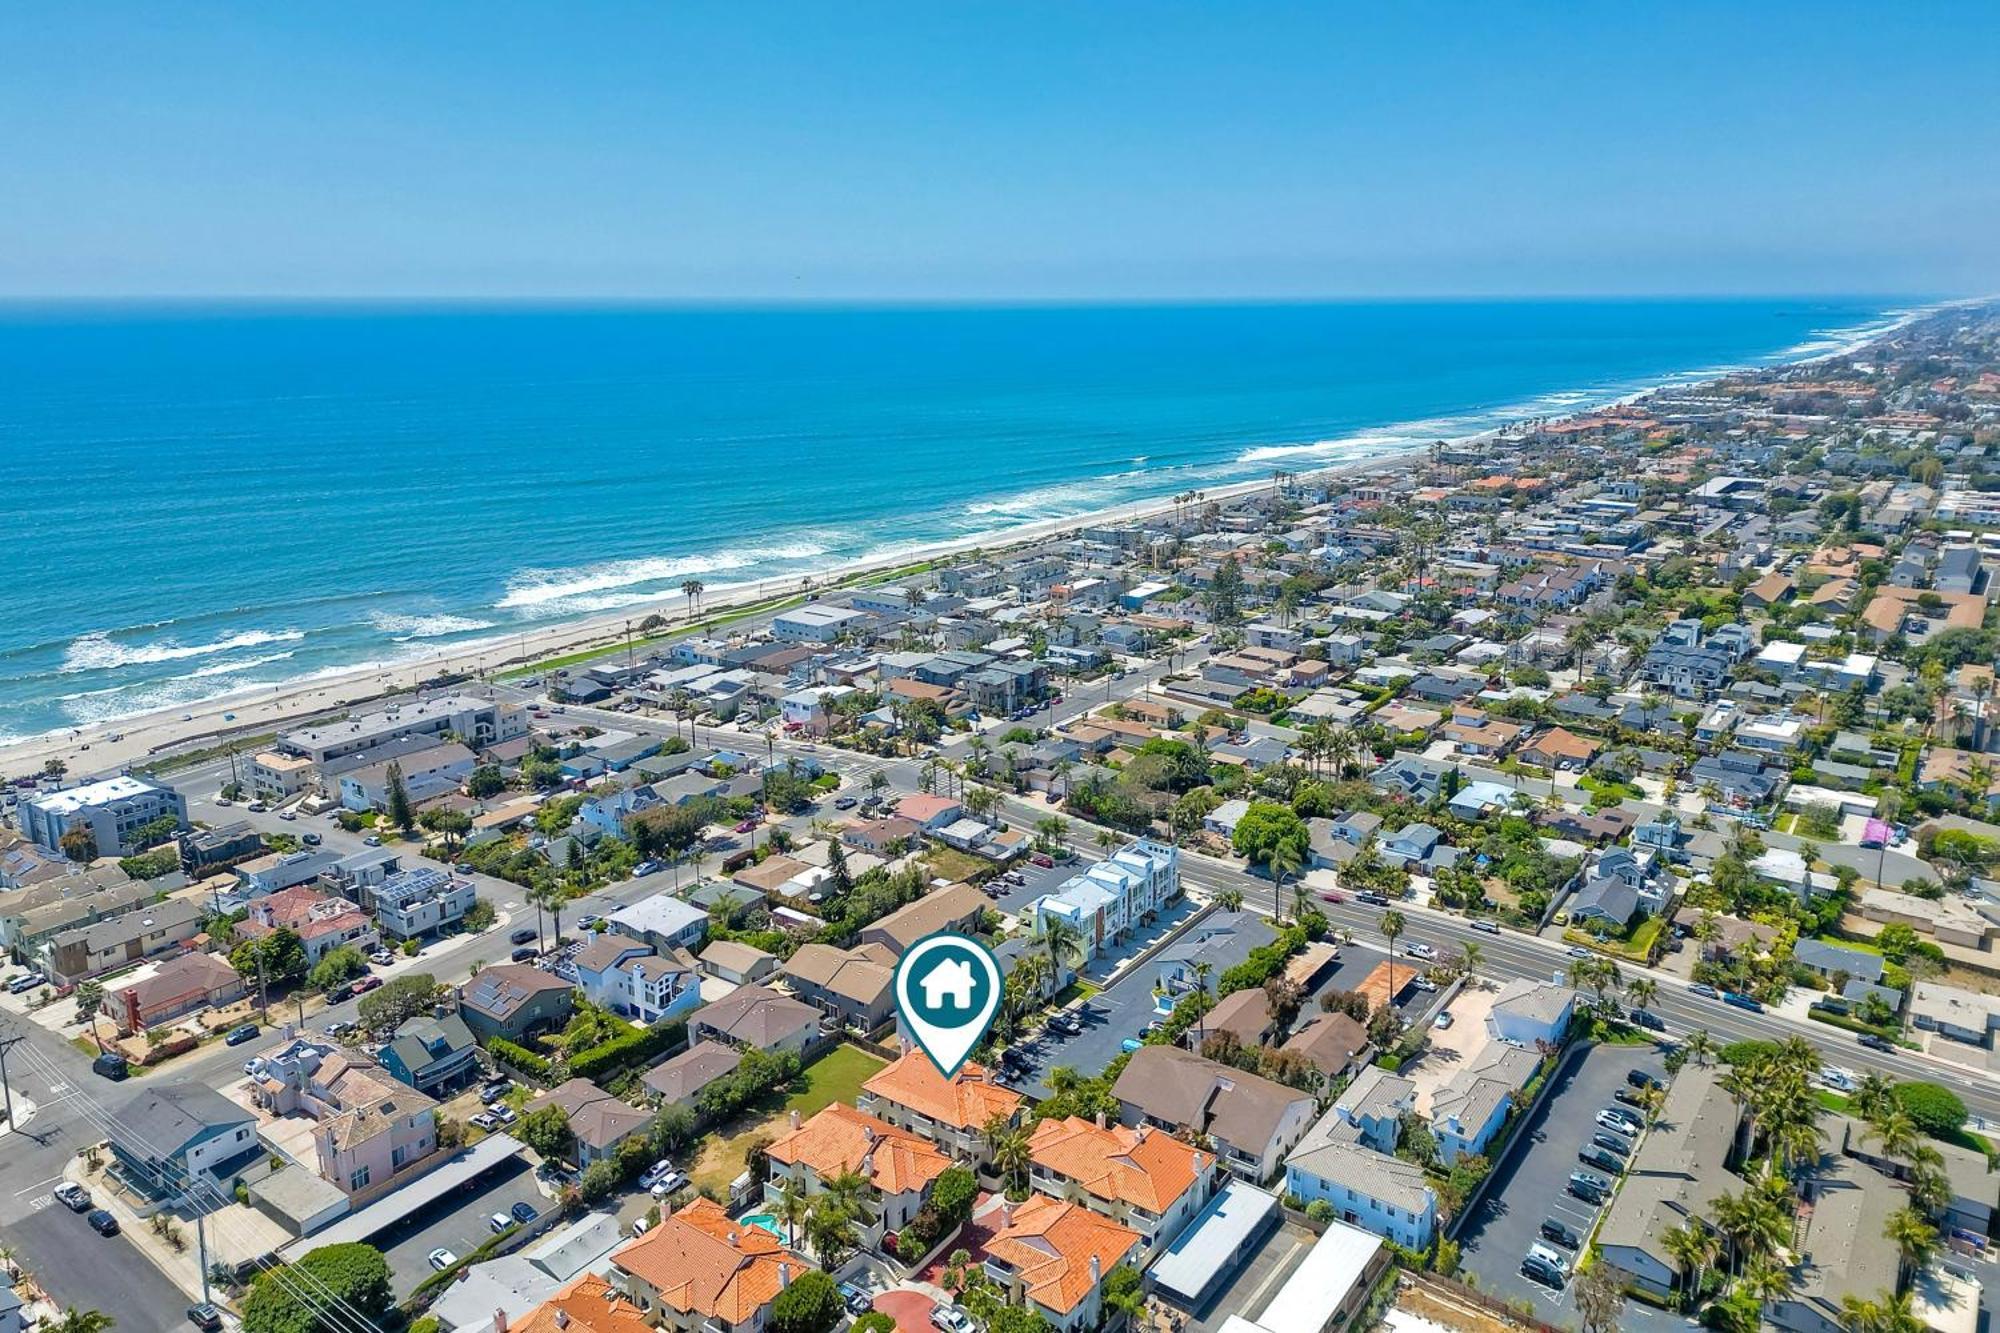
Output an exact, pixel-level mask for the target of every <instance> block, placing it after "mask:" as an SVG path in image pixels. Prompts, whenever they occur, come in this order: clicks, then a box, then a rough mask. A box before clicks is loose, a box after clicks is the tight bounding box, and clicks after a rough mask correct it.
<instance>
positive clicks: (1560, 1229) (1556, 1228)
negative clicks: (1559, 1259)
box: [1542, 1217, 1583, 1250]
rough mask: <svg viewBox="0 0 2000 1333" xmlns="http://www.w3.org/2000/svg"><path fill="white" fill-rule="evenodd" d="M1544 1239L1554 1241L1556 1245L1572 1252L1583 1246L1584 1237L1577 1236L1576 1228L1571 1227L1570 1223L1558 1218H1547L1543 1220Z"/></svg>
mask: <svg viewBox="0 0 2000 1333" xmlns="http://www.w3.org/2000/svg"><path fill="white" fill-rule="evenodd" d="M1542 1239H1543V1240H1552V1241H1554V1242H1555V1243H1556V1244H1558V1245H1561V1246H1564V1247H1566V1248H1568V1249H1572V1250H1573V1249H1575V1248H1576V1247H1577V1246H1579V1245H1581V1244H1583V1237H1581V1236H1579V1235H1577V1234H1576V1230H1575V1228H1573V1227H1571V1226H1570V1224H1569V1223H1567V1222H1565V1221H1563V1220H1562V1219H1561V1218H1556V1217H1545V1218H1543V1219H1542Z"/></svg>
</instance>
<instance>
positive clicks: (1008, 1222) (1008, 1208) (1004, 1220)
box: [1000, 1199, 1014, 1231]
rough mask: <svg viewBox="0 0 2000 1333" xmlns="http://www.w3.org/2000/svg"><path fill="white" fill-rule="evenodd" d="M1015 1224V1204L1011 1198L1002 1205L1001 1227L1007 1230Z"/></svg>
mask: <svg viewBox="0 0 2000 1333" xmlns="http://www.w3.org/2000/svg"><path fill="white" fill-rule="evenodd" d="M1013 1225H1014V1204H1013V1201H1012V1200H1011V1199H1010V1200H1008V1201H1007V1202H1006V1203H1003V1204H1001V1205H1000V1229H1001V1230H1002V1231H1005V1230H1006V1229H1007V1228H1008V1227H1011V1226H1013Z"/></svg>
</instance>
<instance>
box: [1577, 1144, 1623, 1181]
mask: <svg viewBox="0 0 2000 1333" xmlns="http://www.w3.org/2000/svg"><path fill="white" fill-rule="evenodd" d="M1576 1160H1577V1161H1579V1162H1582V1163H1583V1164H1584V1165H1585V1166H1594V1167H1596V1168H1597V1169H1598V1170H1599V1171H1609V1172H1610V1173H1611V1174H1612V1175H1614V1176H1615V1175H1618V1174H1619V1173H1620V1172H1622V1171H1624V1169H1625V1163H1624V1162H1622V1161H1620V1160H1619V1159H1618V1158H1617V1157H1615V1156H1613V1155H1612V1154H1611V1153H1608V1152H1606V1151H1605V1150H1604V1149H1603V1148H1600V1147H1599V1146H1598V1145H1596V1144H1595V1143H1588V1144H1585V1145H1584V1146H1583V1148H1582V1149H1580V1150H1579V1151H1578V1152H1577V1154H1576Z"/></svg>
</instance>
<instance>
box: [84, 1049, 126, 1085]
mask: <svg viewBox="0 0 2000 1333" xmlns="http://www.w3.org/2000/svg"><path fill="white" fill-rule="evenodd" d="M90 1072H91V1073H93V1074H95V1075H97V1076H98V1077H99V1078H108V1079H110V1080H111V1081H112V1082H113V1083H116V1082H118V1081H119V1080H121V1079H123V1078H126V1077H128V1076H129V1075H130V1074H131V1073H132V1067H131V1066H130V1065H128V1064H127V1063H126V1062H125V1057H124V1056H122V1055H120V1054H118V1052H116V1051H105V1052H103V1053H102V1054H100V1055H98V1056H96V1057H95V1058H93V1059H92V1060H91V1062H90Z"/></svg>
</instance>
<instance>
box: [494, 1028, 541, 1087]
mask: <svg viewBox="0 0 2000 1333" xmlns="http://www.w3.org/2000/svg"><path fill="white" fill-rule="evenodd" d="M486 1053H487V1054H488V1055H490V1056H492V1057H493V1058H494V1059H495V1060H498V1061H499V1062H500V1063H501V1064H503V1065H509V1066H512V1067H513V1068H515V1069H518V1070H519V1071H521V1072H522V1073H523V1074H526V1075H528V1076H529V1077H530V1078H535V1079H542V1080H546V1079H547V1078H548V1076H549V1062H548V1061H547V1060H545V1059H543V1058H542V1057H541V1056H539V1055H536V1054H535V1053H534V1052H533V1051H531V1050H529V1049H528V1048H527V1047H525V1046H520V1045H516V1044H515V1043H514V1042H511V1041H508V1040H507V1039H506V1038H505V1037H494V1038H492V1039H491V1040H489V1041H488V1042H487V1043H486Z"/></svg>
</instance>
